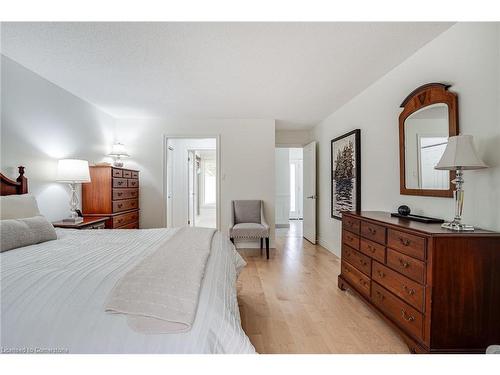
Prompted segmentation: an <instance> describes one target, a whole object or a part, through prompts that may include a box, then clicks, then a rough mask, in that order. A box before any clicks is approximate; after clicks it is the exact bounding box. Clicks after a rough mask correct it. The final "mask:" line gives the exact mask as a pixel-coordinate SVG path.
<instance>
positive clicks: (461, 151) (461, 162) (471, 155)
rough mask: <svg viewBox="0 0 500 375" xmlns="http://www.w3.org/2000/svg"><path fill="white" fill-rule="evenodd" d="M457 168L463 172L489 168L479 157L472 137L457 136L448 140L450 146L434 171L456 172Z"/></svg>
mask: <svg viewBox="0 0 500 375" xmlns="http://www.w3.org/2000/svg"><path fill="white" fill-rule="evenodd" d="M457 168H461V169H462V170H467V169H482V168H488V166H487V165H486V164H484V163H483V161H482V160H481V159H480V158H479V157H478V156H477V152H476V148H475V147H474V142H473V139H472V135H457V136H454V137H450V138H448V145H447V146H446V149H445V150H444V153H443V156H441V160H439V162H438V163H437V165H436V166H435V167H434V169H444V170H455V169H457Z"/></svg>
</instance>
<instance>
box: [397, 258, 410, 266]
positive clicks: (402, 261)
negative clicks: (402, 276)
mask: <svg viewBox="0 0 500 375" xmlns="http://www.w3.org/2000/svg"><path fill="white" fill-rule="evenodd" d="M399 265H400V266H401V267H403V268H408V267H409V266H410V263H408V262H405V261H404V260H403V259H401V258H399Z"/></svg>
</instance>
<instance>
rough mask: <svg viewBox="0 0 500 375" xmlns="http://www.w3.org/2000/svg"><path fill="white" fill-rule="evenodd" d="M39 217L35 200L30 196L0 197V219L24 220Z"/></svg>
mask: <svg viewBox="0 0 500 375" xmlns="http://www.w3.org/2000/svg"><path fill="white" fill-rule="evenodd" d="M38 215H40V211H39V210H38V204H37V203H36V199H35V197H34V196H33V195H31V194H20V195H5V196H2V197H0V219H1V220H6V219H24V218H27V217H33V216H38Z"/></svg>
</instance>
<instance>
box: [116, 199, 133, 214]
mask: <svg viewBox="0 0 500 375" xmlns="http://www.w3.org/2000/svg"><path fill="white" fill-rule="evenodd" d="M134 208H139V201H138V200H137V199H124V200H121V201H113V212H120V211H127V210H133V209H134Z"/></svg>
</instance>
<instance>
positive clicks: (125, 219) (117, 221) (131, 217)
mask: <svg viewBox="0 0 500 375" xmlns="http://www.w3.org/2000/svg"><path fill="white" fill-rule="evenodd" d="M136 221H139V211H134V212H128V213H126V214H123V215H118V216H114V217H113V228H118V227H120V226H123V225H125V224H130V223H135V222H136Z"/></svg>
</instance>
